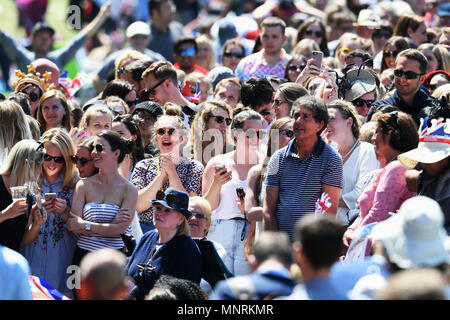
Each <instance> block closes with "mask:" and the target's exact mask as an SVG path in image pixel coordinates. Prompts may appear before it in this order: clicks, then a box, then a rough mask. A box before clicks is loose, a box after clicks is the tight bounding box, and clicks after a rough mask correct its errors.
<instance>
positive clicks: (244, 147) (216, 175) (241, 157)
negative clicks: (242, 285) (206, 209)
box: [202, 108, 265, 275]
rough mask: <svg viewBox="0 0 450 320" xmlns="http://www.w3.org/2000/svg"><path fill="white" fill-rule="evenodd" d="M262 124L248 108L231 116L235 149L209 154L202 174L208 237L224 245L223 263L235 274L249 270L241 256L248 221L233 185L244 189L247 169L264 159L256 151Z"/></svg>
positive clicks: (261, 119) (257, 116) (242, 254)
mask: <svg viewBox="0 0 450 320" xmlns="http://www.w3.org/2000/svg"><path fill="white" fill-rule="evenodd" d="M262 125H263V118H262V116H261V115H260V114H259V113H257V112H256V111H253V110H250V109H248V108H247V109H244V110H243V111H241V112H239V113H238V114H237V115H236V116H234V118H233V121H232V123H231V129H232V130H233V131H232V132H233V138H234V142H235V146H236V148H235V150H234V151H231V152H228V153H226V154H223V155H218V156H216V157H214V158H212V159H211V160H210V161H209V162H208V164H207V165H206V168H205V173H204V175H203V181H202V190H203V194H204V196H203V198H205V199H206V200H208V201H209V203H210V204H211V209H212V210H213V212H212V220H213V221H212V223H211V228H210V231H209V233H208V237H209V238H210V239H211V240H214V241H217V242H219V243H220V244H221V245H222V246H223V247H224V248H225V250H226V252H227V255H226V257H225V259H224V262H225V265H226V266H227V268H228V269H229V270H230V271H231V272H232V273H233V274H235V275H242V274H248V273H249V272H250V266H249V264H248V262H247V261H245V258H244V244H245V240H246V238H247V234H248V230H249V223H248V221H247V219H246V216H245V208H244V201H243V199H242V200H240V199H238V194H237V193H238V192H237V189H238V188H241V189H242V190H243V191H244V192H245V189H246V188H247V175H248V172H249V170H250V169H251V168H252V167H253V166H254V165H256V164H258V163H261V162H262V161H263V159H264V155H263V154H261V153H260V152H259V148H260V141H261V140H262V139H263V138H264V135H263V134H265V130H263V128H262Z"/></svg>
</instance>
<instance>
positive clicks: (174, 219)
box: [125, 188, 202, 300]
mask: <svg viewBox="0 0 450 320" xmlns="http://www.w3.org/2000/svg"><path fill="white" fill-rule="evenodd" d="M151 205H152V207H153V208H154V210H153V211H154V215H153V222H154V225H155V230H152V231H150V232H147V233H146V234H145V235H144V236H143V237H142V239H141V241H140V242H139V244H138V246H137V247H136V249H135V250H134V252H133V254H132V256H131V257H130V259H129V260H128V264H127V266H126V267H125V271H126V272H127V274H128V275H129V276H130V277H132V278H133V280H134V282H135V284H136V286H135V287H134V288H133V289H132V290H131V292H130V296H131V298H132V299H133V298H134V299H136V300H143V299H144V297H145V296H146V295H147V293H148V292H149V291H150V290H151V289H152V288H153V286H154V284H155V281H156V280H157V279H158V278H159V277H160V276H161V275H170V276H173V277H176V278H180V279H187V280H191V281H193V282H195V283H197V284H199V283H200V280H201V273H202V256H201V253H200V250H199V249H198V247H197V245H196V244H195V242H194V240H192V238H191V237H190V236H189V225H188V219H189V218H190V216H191V215H192V213H191V212H190V211H189V210H188V206H189V195H188V194H187V193H185V192H182V191H180V190H176V189H174V188H168V189H167V190H166V191H165V192H163V191H161V190H159V191H158V192H157V194H156V195H155V198H154V199H153V200H152V201H151Z"/></svg>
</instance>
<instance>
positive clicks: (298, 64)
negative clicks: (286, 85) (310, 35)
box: [284, 54, 306, 82]
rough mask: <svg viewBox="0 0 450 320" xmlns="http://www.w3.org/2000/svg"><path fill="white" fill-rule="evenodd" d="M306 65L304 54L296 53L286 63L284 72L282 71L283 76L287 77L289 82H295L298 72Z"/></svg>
mask: <svg viewBox="0 0 450 320" xmlns="http://www.w3.org/2000/svg"><path fill="white" fill-rule="evenodd" d="M305 67H306V58H305V56H304V55H301V54H297V55H295V56H293V57H292V58H291V60H289V61H288V63H287V64H286V72H285V73H284V77H285V78H286V79H288V80H289V81H290V82H295V80H297V77H298V75H299V74H300V72H302V71H303V69H305Z"/></svg>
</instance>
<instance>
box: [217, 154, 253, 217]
mask: <svg viewBox="0 0 450 320" xmlns="http://www.w3.org/2000/svg"><path fill="white" fill-rule="evenodd" d="M221 158H222V159H223V164H224V165H225V166H226V167H227V170H228V171H229V170H230V169H229V168H230V165H229V164H230V162H231V159H229V158H228V157H225V156H222V157H221ZM237 176H238V174H237V172H233V175H232V178H231V180H230V181H229V182H227V183H225V184H224V185H222V189H221V190H220V199H219V205H218V206H217V208H216V209H215V210H214V211H213V212H211V218H212V220H218V219H232V218H236V217H240V218H244V214H243V213H242V212H241V210H239V207H238V206H237V203H236V199H237V193H236V188H238V187H241V188H243V189H244V191H246V190H247V179H245V180H239V178H238V177H237Z"/></svg>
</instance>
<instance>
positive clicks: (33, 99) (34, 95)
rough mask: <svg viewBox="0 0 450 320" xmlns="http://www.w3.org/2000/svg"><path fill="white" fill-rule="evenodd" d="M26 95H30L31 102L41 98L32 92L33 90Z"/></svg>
mask: <svg viewBox="0 0 450 320" xmlns="http://www.w3.org/2000/svg"><path fill="white" fill-rule="evenodd" d="M28 96H29V97H30V101H32V102H35V101H38V100H39V99H40V98H41V96H40V95H39V94H37V93H34V92H32V93H30V94H28Z"/></svg>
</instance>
